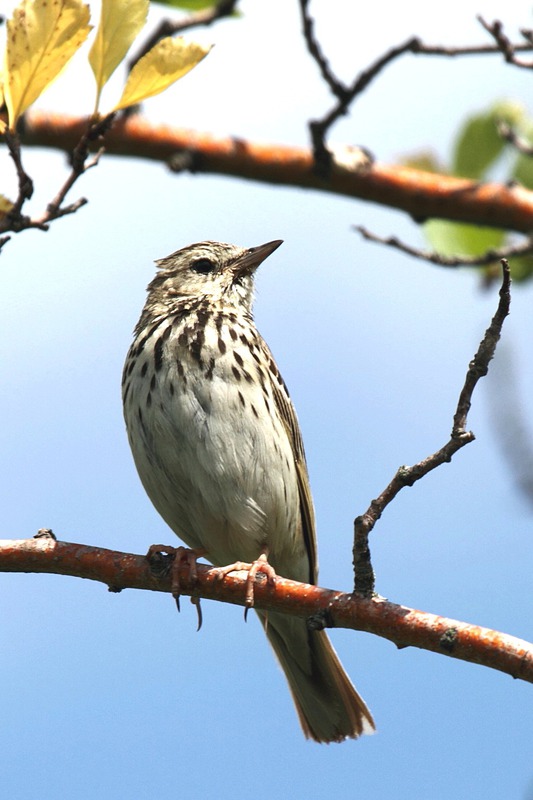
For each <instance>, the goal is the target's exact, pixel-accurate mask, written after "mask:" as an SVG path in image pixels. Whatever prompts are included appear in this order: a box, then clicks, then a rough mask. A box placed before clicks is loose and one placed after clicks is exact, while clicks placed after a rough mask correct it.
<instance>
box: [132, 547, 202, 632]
mask: <svg viewBox="0 0 533 800" xmlns="http://www.w3.org/2000/svg"><path fill="white" fill-rule="evenodd" d="M205 554H206V551H205V550H203V549H202V548H196V549H191V548H189V547H172V545H168V544H152V545H150V547H149V548H148V552H147V554H146V558H147V560H148V561H149V562H150V566H152V568H153V567H154V565H155V568H156V570H157V569H158V568H159V569H161V565H162V564H165V562H167V564H166V565H165V569H166V570H167V571H168V570H171V584H170V588H171V592H172V597H173V598H174V600H175V601H176V605H177V607H178V611H179V610H180V595H181V588H182V583H183V578H182V570H183V569H186V570H187V572H186V574H187V578H186V581H187V583H188V584H189V585H190V584H191V583H192V584H195V583H196V581H197V579H198V574H197V562H198V559H199V558H200V557H201V556H204V555H205ZM165 556H168V557H169V559H170V560H171V564H168V561H167V559H166V558H165ZM191 603H192V604H193V605H194V606H196V613H197V615H198V628H197V630H200V628H201V627H202V609H201V606H200V598H199V597H191Z"/></svg>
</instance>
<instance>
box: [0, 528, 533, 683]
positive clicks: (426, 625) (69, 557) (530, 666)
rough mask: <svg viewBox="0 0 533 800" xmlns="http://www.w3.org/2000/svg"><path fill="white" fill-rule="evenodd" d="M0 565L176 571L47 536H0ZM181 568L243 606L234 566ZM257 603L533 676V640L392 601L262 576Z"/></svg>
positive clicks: (119, 579)
mask: <svg viewBox="0 0 533 800" xmlns="http://www.w3.org/2000/svg"><path fill="white" fill-rule="evenodd" d="M0 571H2V572H34V573H48V574H53V575H71V576H73V577H77V578H86V579H88V580H93V581H99V582H101V583H105V584H107V585H108V586H109V588H110V590H111V591H113V592H117V591H121V590H122V589H144V590H149V591H154V592H168V593H170V591H171V578H170V575H169V574H168V570H165V572H166V574H164V575H156V574H154V571H153V570H152V569H151V568H150V565H149V563H148V560H147V559H146V557H144V556H140V555H134V554H133V553H121V552H117V551H114V550H106V549H104V548H99V547H89V546H88V545H82V544H73V543H68V542H58V541H55V539H53V538H51V537H49V536H48V537H47V536H44V537H42V538H35V539H12V540H3V541H0ZM188 573H189V570H187V569H184V570H183V572H182V574H181V575H180V580H181V584H182V590H183V594H185V595H190V596H194V597H204V598H206V599H210V600H219V601H222V602H225V603H233V604H235V605H240V606H244V604H245V593H246V576H245V575H244V573H232V574H231V575H228V576H227V577H225V578H224V580H222V581H221V580H220V579H219V578H217V577H216V576H215V575H214V574H213V571H212V569H211V568H210V567H208V566H204V565H203V564H199V565H198V579H197V582H196V584H195V585H194V586H191V584H190V581H189V574H188ZM254 596H255V604H256V606H257V607H258V608H261V609H264V610H272V611H280V612H281V613H285V614H292V615H294V616H298V617H308V618H309V619H310V624H311V626H312V627H315V628H317V627H318V628H321V627H336V628H349V629H352V630H359V631H366V632H368V633H373V634H375V635H377V636H381V637H383V638H385V639H388V640H389V641H391V642H394V644H396V645H397V646H398V647H400V648H403V647H418V648H420V649H423V650H429V651H431V652H434V653H440V654H441V655H445V656H450V657H451V658H457V659H460V660H462V661H469V662H471V663H473V664H480V665H482V666H485V667H490V668H491V669H496V670H499V671H501V672H505V673H507V674H508V675H511V676H512V677H513V678H520V679H521V680H524V681H528V682H530V683H533V645H531V644H530V643H528V642H525V641H523V640H522V639H517V638H515V637H514V636H509V635H507V634H504V633H498V632H497V631H493V630H490V629H488V628H481V627H479V626H477V625H469V624H468V623H465V622H459V621H457V620H453V619H447V618H445V617H441V616H436V615H434V614H429V613H426V612H423V611H417V610H415V609H412V608H407V607H405V606H401V605H397V604H395V603H391V602H389V601H387V600H384V599H383V598H378V599H364V598H360V597H356V596H353V595H350V594H347V593H345V592H337V591H332V590H330V589H322V588H320V587H318V586H310V585H308V584H303V583H297V582H296V581H289V580H286V579H285V578H277V579H276V580H275V582H274V584H270V583H269V582H268V581H266V580H265V579H263V578H262V576H258V580H257V581H256V585H255V590H254Z"/></svg>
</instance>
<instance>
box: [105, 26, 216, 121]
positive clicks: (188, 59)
mask: <svg viewBox="0 0 533 800" xmlns="http://www.w3.org/2000/svg"><path fill="white" fill-rule="evenodd" d="M210 50H211V47H205V46H204V45H201V44H198V43H197V42H187V41H185V39H182V38H181V37H179V38H177V39H172V38H171V37H170V36H167V37H166V38H165V39H161V41H160V42H158V43H157V44H156V45H155V46H154V47H152V49H151V50H150V51H149V52H148V53H146V55H145V56H143V57H142V58H141V59H140V60H139V61H138V62H137V63H136V64H135V66H134V67H133V69H132V71H131V72H130V75H129V77H128V80H127V82H126V86H125V87H124V91H123V93H122V97H121V98H120V101H119V102H118V104H117V105H116V106H115V108H114V109H113V111H118V110H119V109H121V108H127V107H128V106H132V105H135V103H140V102H141V101H142V100H146V98H147V97H153V95H155V94H159V93H160V92H162V91H164V90H165V89H166V88H167V87H168V86H170V85H171V84H172V83H174V81H177V80H178V79H179V78H182V77H183V76H184V75H186V74H187V72H189V70H191V69H192V68H193V67H195V66H196V65H197V64H198V63H199V62H200V61H201V60H202V58H205V56H206V55H207V54H208V53H209V51H210Z"/></svg>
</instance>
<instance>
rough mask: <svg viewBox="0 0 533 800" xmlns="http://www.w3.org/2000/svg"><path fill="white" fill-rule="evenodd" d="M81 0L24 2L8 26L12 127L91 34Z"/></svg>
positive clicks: (8, 93) (7, 90)
mask: <svg viewBox="0 0 533 800" xmlns="http://www.w3.org/2000/svg"><path fill="white" fill-rule="evenodd" d="M88 23H89V7H88V6H87V5H83V3H82V2H81V0H22V2H21V3H20V5H19V6H17V8H16V9H15V10H14V12H13V18H12V19H10V20H9V21H8V23H7V46H6V76H5V84H4V93H5V101H6V105H7V111H8V117H9V125H10V128H11V129H12V130H13V129H14V128H15V125H16V124H17V120H18V118H19V117H20V115H21V114H23V113H24V111H26V109H27V108H28V106H30V105H31V104H32V103H33V102H35V100H36V99H37V98H38V97H39V95H40V94H41V92H42V91H43V90H44V89H45V88H46V87H47V86H48V85H49V84H50V83H51V82H52V81H53V80H54V78H56V77H57V76H58V75H59V73H60V72H61V70H62V69H63V67H64V66H65V64H66V63H67V61H69V59H70V58H71V57H72V56H73V55H74V53H75V52H76V50H77V49H78V48H79V47H80V45H81V44H82V43H83V42H84V40H85V39H86V37H87V34H88V33H89V31H90V30H91V27H90V25H89V24H88Z"/></svg>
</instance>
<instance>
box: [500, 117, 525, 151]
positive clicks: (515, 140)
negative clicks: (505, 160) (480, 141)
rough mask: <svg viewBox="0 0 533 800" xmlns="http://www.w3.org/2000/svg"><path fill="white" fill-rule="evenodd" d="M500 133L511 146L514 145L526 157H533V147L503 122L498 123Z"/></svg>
mask: <svg viewBox="0 0 533 800" xmlns="http://www.w3.org/2000/svg"><path fill="white" fill-rule="evenodd" d="M496 127H497V129H498V133H499V134H500V136H501V137H502V139H505V140H506V141H507V142H509V144H512V145H513V147H515V148H516V149H517V150H518V151H519V152H520V153H522V154H523V155H525V156H533V145H531V144H529V142H526V140H525V139H523V138H522V137H521V136H519V135H518V134H517V133H516V131H515V130H514V129H513V128H512V127H511V126H510V125H509V124H508V123H507V122H504V121H503V120H500V122H498V123H497V126H496Z"/></svg>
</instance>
